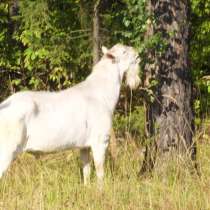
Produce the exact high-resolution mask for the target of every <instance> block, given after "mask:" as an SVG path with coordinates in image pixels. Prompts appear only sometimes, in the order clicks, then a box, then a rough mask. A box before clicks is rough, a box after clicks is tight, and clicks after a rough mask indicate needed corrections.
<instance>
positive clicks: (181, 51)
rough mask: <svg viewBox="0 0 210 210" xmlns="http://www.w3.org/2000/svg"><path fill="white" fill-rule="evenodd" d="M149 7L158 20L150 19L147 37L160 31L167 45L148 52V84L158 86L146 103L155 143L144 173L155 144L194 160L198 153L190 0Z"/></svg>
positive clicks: (153, 0)
mask: <svg viewBox="0 0 210 210" xmlns="http://www.w3.org/2000/svg"><path fill="white" fill-rule="evenodd" d="M148 10H149V12H150V14H151V15H152V16H153V17H154V18H155V20H156V21H155V22H156V23H155V24H152V21H151V22H150V21H149V25H148V31H147V34H146V36H152V35H154V34H157V33H159V34H160V35H161V37H162V39H163V41H164V43H165V44H164V45H165V47H164V50H163V51H162V52H158V49H157V47H156V48H154V49H150V50H149V51H148V58H149V60H150V62H149V63H148V64H147V65H146V69H145V81H144V85H145V86H146V87H148V86H149V83H150V82H151V80H152V79H155V80H156V81H157V85H156V86H155V88H154V95H155V100H154V102H153V103H150V104H147V105H146V107H147V110H146V116H147V124H146V130H147V137H148V138H152V141H153V142H152V143H150V144H148V146H147V151H146V153H145V161H144V164H143V167H142V172H143V171H145V170H147V169H148V168H150V169H151V168H152V167H153V165H154V161H151V159H152V158H151V152H150V151H149V150H151V147H152V148H153V149H152V151H154V147H156V148H157V151H158V152H159V153H164V152H168V151H171V150H174V151H176V152H179V153H188V154H189V155H190V156H191V158H192V159H193V160H194V159H195V156H196V147H195V143H194V142H193V133H194V120H193V119H194V118H193V111H192V83H191V77H190V68H189V62H188V54H189V53H188V51H189V46H188V44H189V1H188V0H182V1H180V0H173V1H168V0H150V1H149V4H148ZM153 137H154V138H153ZM155 155H156V154H153V158H154V156H155ZM150 162H152V163H150ZM148 166H150V167H148ZM146 168H147V169H146Z"/></svg>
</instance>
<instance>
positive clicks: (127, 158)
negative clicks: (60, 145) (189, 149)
mask: <svg viewBox="0 0 210 210" xmlns="http://www.w3.org/2000/svg"><path fill="white" fill-rule="evenodd" d="M118 149H119V151H118V158H117V161H116V164H115V168H114V170H112V169H111V167H110V165H111V162H110V160H109V159H108V160H107V162H106V177H105V183H104V189H103V191H99V190H98V189H97V187H96V178H95V173H94V172H93V173H92V175H91V176H92V177H91V184H90V185H89V186H87V187H84V186H83V184H82V181H81V180H82V178H81V177H82V175H81V172H80V167H79V166H80V161H79V152H78V151H66V152H62V153H57V154H50V155H47V156H42V157H41V158H40V159H36V158H35V157H34V156H32V155H30V154H23V155H21V156H19V157H18V159H17V160H16V161H14V162H13V164H12V166H11V167H10V169H9V171H8V172H7V173H6V175H5V176H4V177H3V178H2V180H1V181H0V209H1V210H15V209H17V210H26V209H27V210H42V209H49V210H57V209H62V210H63V209H78V210H79V209H96V210H100V209H105V210H109V209H116V210H118V209H119V210H121V209H122V210H123V209H125V210H128V209H137V210H141V209H144V210H147V209H151V210H152V209H154V210H159V209H160V210H162V209H165V210H175V209H177V210H178V209H182V210H184V209H186V210H208V209H210V141H209V140H206V141H205V142H200V143H199V144H198V159H199V164H200V169H201V173H202V176H201V177H200V178H199V177H197V176H196V175H195V174H192V173H190V170H188V168H187V167H185V165H184V164H182V162H171V163H168V164H167V165H168V166H167V167H166V168H164V171H161V174H164V176H163V175H161V174H160V173H159V172H158V171H155V172H154V173H153V174H152V176H146V177H144V178H141V177H138V176H137V173H138V171H139V168H140V165H141V163H142V157H141V154H140V152H139V149H138V148H137V147H136V146H135V144H132V143H129V142H127V141H125V142H123V143H121V145H119V147H118Z"/></svg>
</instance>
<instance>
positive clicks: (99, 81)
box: [88, 62, 123, 113]
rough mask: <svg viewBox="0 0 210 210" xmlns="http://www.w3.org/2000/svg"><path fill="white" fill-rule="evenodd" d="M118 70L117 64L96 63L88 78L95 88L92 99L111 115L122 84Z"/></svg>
mask: <svg viewBox="0 0 210 210" xmlns="http://www.w3.org/2000/svg"><path fill="white" fill-rule="evenodd" d="M122 77H123V75H121V73H120V69H119V67H118V65H117V64H112V63H111V62H110V63H104V66H103V63H98V64H97V66H95V69H94V70H93V73H92V74H91V75H90V77H89V79H88V80H89V82H90V83H91V84H93V86H94V87H95V91H93V92H94V97H96V98H97V99H98V100H100V101H101V102H102V103H104V104H105V106H107V108H108V109H109V110H110V112H111V113H113V111H114V109H115V106H116V104H117V101H118V99H119V95H120V86H121V83H122Z"/></svg>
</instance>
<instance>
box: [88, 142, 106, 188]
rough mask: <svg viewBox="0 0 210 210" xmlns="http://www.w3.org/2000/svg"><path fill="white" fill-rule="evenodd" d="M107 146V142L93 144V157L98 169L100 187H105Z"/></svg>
mask: <svg viewBox="0 0 210 210" xmlns="http://www.w3.org/2000/svg"><path fill="white" fill-rule="evenodd" d="M107 146H108V144H107V143H99V144H96V145H94V146H92V152H93V159H94V165H95V169H96V175H97V182H98V186H99V188H102V187H103V178H104V162H105V153H106V149H107Z"/></svg>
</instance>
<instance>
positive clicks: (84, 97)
mask: <svg viewBox="0 0 210 210" xmlns="http://www.w3.org/2000/svg"><path fill="white" fill-rule="evenodd" d="M102 51H103V53H104V55H103V57H102V58H101V60H100V61H99V62H98V63H97V64H96V65H95V66H94V69H93V71H92V73H91V74H90V75H89V76H88V77H87V79H86V80H85V81H83V82H81V83H79V84H77V85H76V86H74V87H71V88H68V89H66V90H62V91H59V92H47V91H38V92H35V91H23V92H18V93H15V94H13V95H12V96H10V97H9V98H8V99H6V100H5V101H3V102H2V103H1V104H0V177H1V176H2V175H3V173H4V172H5V171H6V170H7V168H8V167H9V165H10V163H11V161H12V160H13V159H14V158H15V157H16V156H17V154H18V153H21V152H23V151H31V152H35V151H42V152H52V151H59V150H64V149H68V148H80V149H81V160H82V163H83V176H84V183H85V184H86V183H88V182H89V175H90V154H89V150H88V148H91V150H92V153H93V158H94V164H95V168H96V174H97V178H98V181H99V182H101V181H102V180H103V176H104V168H103V165H104V159H105V151H106V148H107V146H108V140H109V132H110V128H111V126H112V114H113V111H114V109H115V106H116V103H117V101H118V98H119V94H120V86H121V82H122V78H123V75H124V73H125V72H127V74H126V75H127V77H126V81H127V84H128V85H129V86H130V87H131V88H135V87H137V86H138V84H139V81H140V79H139V76H138V73H139V72H138V65H139V58H138V53H137V52H136V51H135V50H134V49H133V48H132V47H129V46H125V45H121V44H117V45H115V46H114V47H112V48H111V49H110V50H108V49H107V48H105V47H102Z"/></svg>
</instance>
